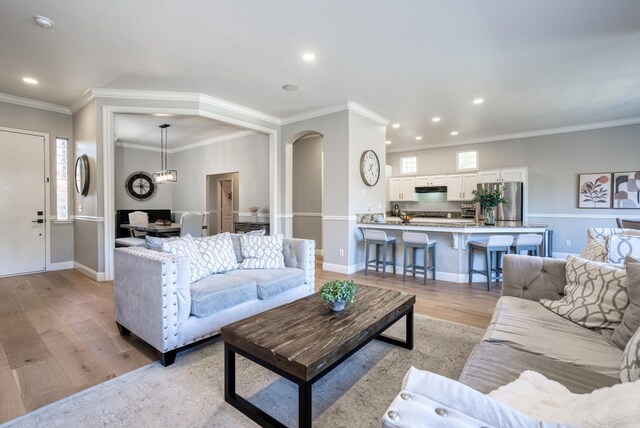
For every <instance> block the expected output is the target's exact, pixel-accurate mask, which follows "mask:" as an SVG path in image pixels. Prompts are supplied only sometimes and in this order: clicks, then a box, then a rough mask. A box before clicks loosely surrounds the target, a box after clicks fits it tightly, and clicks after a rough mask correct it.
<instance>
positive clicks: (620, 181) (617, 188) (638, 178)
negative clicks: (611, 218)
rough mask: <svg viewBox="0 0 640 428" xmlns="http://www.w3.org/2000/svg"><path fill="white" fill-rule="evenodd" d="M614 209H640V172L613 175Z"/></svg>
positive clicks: (615, 173)
mask: <svg viewBox="0 0 640 428" xmlns="http://www.w3.org/2000/svg"><path fill="white" fill-rule="evenodd" d="M613 208H640V171H631V172H614V173H613Z"/></svg>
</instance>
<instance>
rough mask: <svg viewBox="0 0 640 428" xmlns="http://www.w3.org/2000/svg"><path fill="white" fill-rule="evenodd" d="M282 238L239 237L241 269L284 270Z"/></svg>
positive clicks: (280, 235) (281, 236)
mask: <svg viewBox="0 0 640 428" xmlns="http://www.w3.org/2000/svg"><path fill="white" fill-rule="evenodd" d="M283 240H284V236H283V235H282V234H281V233H279V234H277V235H275V236H255V235H247V234H244V235H241V236H240V249H241V252H242V257H243V258H244V260H243V261H242V264H241V265H240V268H241V269H284V268H285V265H284V253H283Z"/></svg>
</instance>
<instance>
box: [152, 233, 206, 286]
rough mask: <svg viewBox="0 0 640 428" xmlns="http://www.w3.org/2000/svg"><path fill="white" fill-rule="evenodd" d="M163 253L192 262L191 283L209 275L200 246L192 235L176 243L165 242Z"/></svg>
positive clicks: (175, 241)
mask: <svg viewBox="0 0 640 428" xmlns="http://www.w3.org/2000/svg"><path fill="white" fill-rule="evenodd" d="M162 251H164V252H165V253H170V254H176V255H178V256H184V257H186V258H188V259H189V262H191V282H196V281H198V280H199V279H201V278H204V277H205V276H207V275H209V270H208V269H207V266H206V264H205V262H204V260H203V259H202V255H201V254H200V250H199V249H198V245H197V244H196V243H195V241H194V240H193V238H192V237H191V235H187V236H183V237H182V238H180V239H176V240H174V241H167V242H163V243H162Z"/></svg>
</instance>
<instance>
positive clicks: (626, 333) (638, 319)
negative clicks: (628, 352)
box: [605, 256, 640, 349]
mask: <svg viewBox="0 0 640 428" xmlns="http://www.w3.org/2000/svg"><path fill="white" fill-rule="evenodd" d="M624 264H625V267H626V270H627V295H628V296H629V307H628V308H627V310H626V311H624V315H623V316H622V322H621V323H620V325H618V326H617V327H616V329H615V330H614V331H613V334H611V335H610V336H608V337H607V335H605V338H606V339H607V341H608V342H609V343H611V344H613V345H616V346H617V347H618V348H620V349H624V348H625V346H627V343H628V342H629V340H630V339H631V336H633V333H635V331H636V330H638V328H640V259H636V258H633V257H631V256H627V258H626V259H625V261H624Z"/></svg>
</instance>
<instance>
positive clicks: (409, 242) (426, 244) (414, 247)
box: [402, 232, 436, 285]
mask: <svg viewBox="0 0 640 428" xmlns="http://www.w3.org/2000/svg"><path fill="white" fill-rule="evenodd" d="M402 241H403V242H404V261H403V262H402V267H403V269H402V281H403V282H404V281H406V280H407V271H409V272H411V273H413V276H414V278H415V276H416V272H417V273H422V274H424V285H427V273H428V272H429V271H432V272H433V279H434V280H435V279H436V241H430V240H429V235H427V234H426V233H417V232H402ZM418 250H424V259H423V261H422V266H419V265H417V264H416V253H417V252H418ZM409 251H411V253H412V255H411V263H408V260H409ZM429 253H431V254H429ZM429 260H431V263H429Z"/></svg>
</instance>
